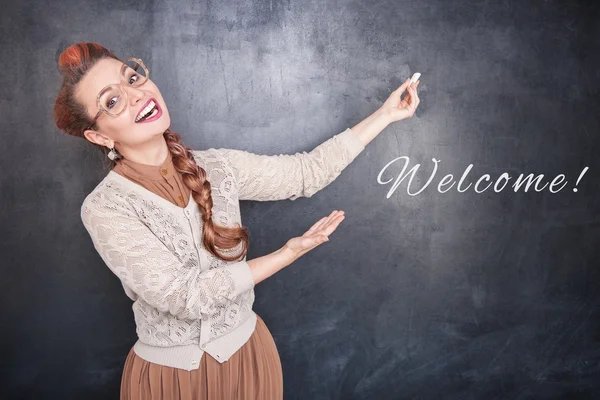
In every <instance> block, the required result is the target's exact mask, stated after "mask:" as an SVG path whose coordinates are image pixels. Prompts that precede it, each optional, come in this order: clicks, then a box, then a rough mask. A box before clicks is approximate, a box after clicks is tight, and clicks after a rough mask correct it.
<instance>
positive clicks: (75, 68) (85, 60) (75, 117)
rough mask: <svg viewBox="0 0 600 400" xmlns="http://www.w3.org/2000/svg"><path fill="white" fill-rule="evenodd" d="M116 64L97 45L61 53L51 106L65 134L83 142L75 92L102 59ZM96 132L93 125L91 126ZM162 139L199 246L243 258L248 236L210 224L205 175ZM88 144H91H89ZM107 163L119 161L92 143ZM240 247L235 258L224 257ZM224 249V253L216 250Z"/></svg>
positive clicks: (175, 144)
mask: <svg viewBox="0 0 600 400" xmlns="http://www.w3.org/2000/svg"><path fill="white" fill-rule="evenodd" d="M108 57H111V58H114V59H116V60H119V61H122V60H120V59H119V58H118V57H117V56H116V55H114V54H113V53H112V52H111V51H109V50H107V49H106V48H104V47H103V46H101V45H99V44H98V43H93V42H91V43H84V42H81V43H75V44H73V45H71V46H69V47H68V48H67V49H65V50H64V51H63V52H62V53H61V54H60V56H59V57H58V69H59V72H60V74H61V75H62V77H63V82H62V86H61V88H60V91H59V93H58V96H57V97H56V101H55V103H54V121H55V123H56V126H57V127H58V128H59V129H60V130H62V131H64V132H65V133H67V134H69V135H72V136H77V137H81V138H85V136H84V134H83V133H84V131H85V129H87V127H88V126H89V125H90V123H91V122H92V117H90V116H89V115H88V114H87V111H86V109H85V106H84V105H83V104H81V103H79V102H78V101H77V99H75V95H74V93H75V89H76V88H77V85H78V83H79V82H80V81H81V79H82V78H83V77H84V76H85V74H86V73H87V71H88V70H89V69H90V68H91V67H92V66H93V65H95V63H96V62H98V61H99V60H101V59H103V58H108ZM94 127H95V128H96V129H97V128H98V126H97V124H96V125H95V126H94ZM163 137H164V138H165V141H166V143H167V147H168V148H169V152H170V153H171V157H172V160H173V165H174V167H175V169H176V170H177V172H178V173H179V174H180V175H181V179H182V181H183V183H184V185H185V186H186V187H188V188H189V189H190V190H191V191H192V197H193V199H194V201H195V202H196V203H197V204H198V206H199V209H200V212H201V214H202V224H203V228H202V243H203V244H204V247H205V248H206V250H207V251H209V252H210V253H211V254H213V255H214V256H215V257H218V258H220V259H222V260H225V261H235V260H238V259H240V258H242V257H244V256H245V255H246V253H247V251H248V243H249V235H248V228H246V227H227V226H221V225H217V224H216V223H214V222H213V220H212V207H213V201H212V196H211V187H210V182H209V181H208V180H207V179H206V171H205V170H204V169H203V168H201V167H200V166H198V164H197V163H196V160H195V159H194V156H193V153H192V150H191V149H189V148H187V147H186V146H185V145H184V144H183V142H182V141H181V137H180V136H179V134H177V133H175V132H172V131H171V130H170V129H167V130H166V131H165V132H164V133H163ZM90 143H91V142H90ZM92 144H93V145H94V146H96V147H97V148H98V149H100V151H101V152H102V153H103V155H104V156H105V157H103V158H104V159H105V160H108V167H109V168H111V169H112V168H113V167H114V166H115V165H116V163H117V162H119V159H118V158H116V159H115V160H110V159H109V158H108V157H106V154H107V153H108V152H109V149H108V148H107V147H105V146H101V145H99V144H97V143H92ZM240 243H242V251H241V253H240V254H239V255H237V256H235V255H229V256H228V255H225V254H223V253H221V251H225V252H227V250H230V249H232V248H234V247H236V246H238V245H239V244H240ZM218 248H220V249H224V250H219V249H218Z"/></svg>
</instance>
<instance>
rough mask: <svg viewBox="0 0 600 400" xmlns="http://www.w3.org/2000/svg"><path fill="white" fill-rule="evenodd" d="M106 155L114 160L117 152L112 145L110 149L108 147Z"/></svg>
mask: <svg viewBox="0 0 600 400" xmlns="http://www.w3.org/2000/svg"><path fill="white" fill-rule="evenodd" d="M107 156H108V158H110V159H111V160H113V161H114V159H115V158H117V152H116V151H115V148H114V147H113V148H112V149H110V151H109V152H108V154H107Z"/></svg>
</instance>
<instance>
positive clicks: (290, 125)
mask: <svg viewBox="0 0 600 400" xmlns="http://www.w3.org/2000/svg"><path fill="white" fill-rule="evenodd" d="M592 4H593V2H591V1H590V2H584V1H554V0H549V1H461V2H459V1H449V0H437V1H434V0H421V1H330V0H327V1H316V0H315V1H282V2H281V1H275V0H271V1H244V2H241V1H239V2H226V3H220V2H211V1H209V2H204V1H201V2H196V1H169V2H161V1H154V2H152V1H135V0H132V1H103V2H97V1H90V0H77V1H75V0H69V1H64V0H63V1H54V2H43V3H40V2H37V1H32V0H25V1H23V0H20V1H16V0H11V1H9V2H5V3H3V11H2V17H1V20H2V24H1V29H2V35H0V43H1V46H2V47H1V48H2V51H1V52H0V60H1V63H2V74H1V76H0V81H1V85H0V86H1V87H2V90H1V92H0V93H1V94H0V111H1V115H2V118H1V119H0V126H1V131H2V134H3V138H2V141H1V142H0V150H1V152H2V157H0V165H1V166H2V170H1V171H2V173H1V174H0V183H1V193H0V211H1V214H0V223H1V224H0V226H1V233H0V248H1V251H2V271H1V273H2V279H1V281H0V285H1V288H0V293H1V294H2V301H1V302H0V304H1V307H2V321H3V328H2V336H1V338H0V343H1V349H0V351H1V353H2V357H0V365H1V367H2V374H1V376H2V382H1V384H0V398H3V399H58V398H60V399H83V398H85V399H117V398H118V391H119V384H120V378H121V372H122V368H123V364H124V360H125V356H126V354H127V352H128V351H129V349H130V348H131V346H132V345H133V343H134V342H135V340H136V339H137V337H136V333H135V323H134V320H133V313H132V310H131V300H129V298H127V297H126V295H125V294H124V293H123V290H122V287H121V285H120V283H119V281H118V279H117V278H116V277H115V276H114V275H112V273H111V272H110V271H109V269H108V268H107V267H106V266H105V265H104V264H103V262H102V260H101V259H100V257H99V255H98V254H97V253H96V252H95V250H94V248H93V245H92V243H91V240H90V238H89V236H88V235H87V233H86V231H85V229H84V227H83V225H82V224H81V221H80V216H79V208H80V206H81V202H82V201H83V199H84V197H85V196H86V195H87V194H88V193H89V192H90V191H91V190H92V189H93V188H94V187H95V185H96V184H97V183H98V182H99V181H100V180H101V179H102V178H103V177H104V175H105V174H106V173H107V171H106V170H104V169H103V162H102V159H101V155H100V153H99V152H97V150H96V149H95V148H93V147H92V145H91V144H89V143H88V142H87V141H85V140H82V139H76V138H73V137H68V136H66V135H65V134H63V133H62V132H60V131H58V130H57V128H56V126H55V125H54V122H53V120H52V106H53V102H54V98H55V96H56V94H57V92H58V88H59V85H60V77H59V75H58V71H57V69H56V58H57V56H58V54H59V53H60V51H62V49H64V48H65V47H66V46H68V45H70V44H73V43H75V42H78V41H95V42H98V43H100V44H102V45H104V46H106V47H107V48H109V49H111V50H113V51H115V53H116V54H117V55H118V56H120V57H122V58H125V57H129V56H135V57H140V58H142V59H144V61H147V63H148V66H149V67H150V68H151V73H152V79H153V80H154V81H155V82H156V83H157V85H158V87H159V88H160V90H161V92H162V94H163V96H164V97H165V100H166V102H167V104H168V106H169V112H170V114H171V120H172V125H171V128H172V129H173V130H174V131H176V132H179V133H180V134H181V135H182V137H183V139H184V141H185V143H186V144H187V145H188V146H190V147H192V148H196V149H203V148H209V147H230V148H238V149H243V150H248V151H252V152H254V153H259V154H279V153H295V152H298V151H310V150H312V149H313V148H314V147H316V146H317V145H318V144H320V143H322V142H323V141H325V140H326V139H328V138H330V137H331V136H333V135H335V134H337V133H339V132H342V131H343V130H344V129H346V128H347V127H351V126H353V125H355V124H356V123H358V122H359V121H361V120H362V119H363V118H365V117H367V116H368V115H370V114H371V113H372V112H374V111H375V110H376V109H377V108H378V107H379V106H380V105H381V104H382V102H383V101H384V100H385V99H386V98H387V96H388V95H389V93H390V92H391V91H392V90H393V89H395V88H396V87H398V86H399V85H400V83H401V82H402V81H403V80H404V79H406V78H407V77H409V76H411V75H412V73H414V72H421V73H422V76H421V84H420V86H419V93H420V97H421V104H420V106H419V109H418V111H417V113H416V115H415V116H414V117H413V118H412V119H409V120H405V121H400V122H397V123H394V124H392V125H390V126H388V127H387V128H386V129H385V130H384V131H382V132H381V134H380V135H379V136H378V137H377V138H375V139H374V140H373V141H372V142H371V143H370V144H369V145H368V146H367V148H366V149H365V150H364V152H363V153H361V154H360V155H359V156H358V158H357V159H355V161H354V162H353V163H352V164H351V165H349V166H348V167H347V169H346V170H344V172H343V173H342V175H340V176H339V177H338V178H337V179H336V180H335V181H334V182H333V183H331V184H330V185H329V186H328V187H326V188H325V189H323V190H322V191H321V192H319V193H317V194H316V195H314V196H313V197H312V198H300V199H298V200H296V201H277V202H242V203H241V207H242V222H243V224H244V225H245V226H247V227H248V228H249V229H250V233H251V238H250V243H251V246H250V251H249V253H248V259H252V258H255V257H258V256H261V255H264V254H267V253H270V252H272V251H274V250H276V249H278V248H279V247H281V246H282V245H283V244H284V243H285V241H286V240H287V239H289V238H291V237H294V236H298V235H300V234H302V233H303V232H304V231H305V230H306V229H308V227H309V226H310V225H312V223H314V222H315V221H316V220H317V219H319V218H320V217H322V216H324V215H327V214H329V213H330V212H331V211H332V210H334V209H341V210H344V211H345V214H346V219H345V220H344V222H342V224H341V225H340V227H339V228H338V230H337V231H336V232H335V233H334V234H333V235H332V237H331V240H330V241H329V242H328V243H326V244H324V245H322V246H320V247H318V248H317V249H315V250H313V251H312V252H310V253H308V254H307V255H305V256H304V257H303V258H301V259H300V260H298V261H297V262H295V263H293V264H292V265H290V266H288V267H287V268H285V269H283V270H282V271H280V272H279V273H277V274H275V275H273V276H272V277H271V278H269V279H267V280H265V281H264V282H261V283H260V284H259V285H257V287H256V302H255V304H254V309H255V311H256V312H257V314H259V315H260V316H261V317H262V318H263V319H264V320H265V322H266V323H267V325H268V327H269V329H270V330H271V333H272V334H273V337H274V338H275V341H276V344H277V347H278V350H279V353H280V357H281V361H282V365H283V373H284V386H285V398H286V399H531V398H535V399H591V398H600V323H599V321H600V319H599V317H600V315H599V311H600V294H599V289H600V285H599V283H600V272H599V269H600V264H599V262H600V255H599V251H598V248H599V244H598V239H599V238H600V202H599V201H598V196H599V195H600V190H599V185H598V174H599V171H600V170H599V167H600V165H599V164H600V163H599V157H598V155H599V154H600V153H599V150H600V146H599V139H598V138H599V135H598V134H599V132H600V129H599V117H598V115H599V114H598V113H599V110H600V101H599V96H598V90H599V86H600V72H599V71H600V68H599V67H600V63H599V58H600V51H599V50H600V13H599V7H598V6H593V5H592ZM401 156H409V157H410V167H412V166H414V165H416V164H421V169H420V170H419V172H418V174H417V176H416V178H415V180H414V181H413V184H412V186H411V193H414V192H416V191H417V190H418V189H419V188H420V187H422V185H423V184H424V183H425V182H426V181H427V179H428V178H429V176H430V174H431V172H432V169H433V162H432V160H431V159H432V158H435V159H437V160H440V163H439V166H438V171H437V173H436V177H435V179H434V180H433V182H432V183H431V185H430V186H429V187H427V188H425V189H424V190H423V191H422V192H421V193H420V194H418V195H415V196H411V195H410V194H409V193H407V184H408V182H407V180H404V181H403V182H402V183H401V184H400V186H399V187H398V189H397V190H396V191H395V192H394V193H393V194H392V195H391V196H390V197H389V198H387V197H386V195H387V193H388V191H389V190H390V188H391V183H390V184H387V185H382V184H380V183H378V181H377V175H378V174H379V172H380V171H381V169H382V168H383V166H384V165H385V164H387V163H388V162H390V161H391V160H393V159H394V158H396V157H401ZM469 164H473V168H472V170H471V171H470V173H469V176H468V177H467V179H466V181H465V185H463V187H464V186H466V184H468V183H474V182H475V180H476V179H478V178H479V177H480V176H481V175H483V174H486V173H487V174H490V176H491V177H492V179H496V178H498V176H500V175H501V174H502V173H503V172H508V173H509V174H510V175H511V176H512V177H513V179H512V180H511V181H510V183H512V182H514V179H515V178H516V177H518V175H519V174H521V173H523V174H526V175H527V174H529V173H534V174H544V177H545V179H546V181H550V180H552V179H553V178H554V177H555V176H556V175H558V174H564V175H565V179H566V180H567V181H568V182H567V185H566V186H565V187H564V189H562V190H561V191H559V192H557V193H551V192H550V191H549V190H547V189H546V190H543V191H541V192H536V191H534V190H529V191H528V192H524V191H522V190H521V191H518V192H516V193H515V192H514V191H511V190H510V187H507V188H505V189H504V190H502V191H500V192H494V191H493V190H492V189H488V190H487V191H485V192H483V193H475V192H474V191H473V188H472V186H471V188H470V189H469V190H467V191H465V192H464V193H461V192H459V191H457V190H456V185H455V186H454V187H453V188H452V189H451V190H450V191H448V192H446V193H440V192H439V191H438V190H437V189H436V187H437V183H438V182H439V180H440V179H441V178H442V177H443V176H444V175H446V174H454V176H455V177H456V178H457V179H458V178H460V176H461V174H462V173H463V172H464V170H465V169H466V168H467V166H468V165H469ZM394 166H395V167H394V168H391V167H390V169H389V170H387V172H386V173H385V174H384V175H385V179H384V180H389V179H392V178H395V176H397V174H398V173H399V172H400V168H399V166H398V163H396V164H394ZM586 166H587V167H589V169H588V170H587V172H586V173H585V174H584V175H583V178H582V179H581V180H580V181H579V183H578V184H577V185H575V183H576V180H577V178H578V177H579V174H580V173H581V172H582V170H583V169H584V168H585V167H586ZM575 186H577V188H578V191H577V192H574V191H573V188H574V187H575Z"/></svg>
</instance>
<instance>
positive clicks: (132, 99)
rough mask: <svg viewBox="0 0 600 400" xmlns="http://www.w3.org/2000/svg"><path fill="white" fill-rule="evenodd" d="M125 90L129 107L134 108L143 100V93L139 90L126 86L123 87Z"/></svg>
mask: <svg viewBox="0 0 600 400" xmlns="http://www.w3.org/2000/svg"><path fill="white" fill-rule="evenodd" d="M125 90H127V98H128V99H129V105H130V106H135V105H136V104H138V103H139V102H140V101H141V100H143V99H144V91H142V90H140V89H139V88H136V87H133V86H127V87H125Z"/></svg>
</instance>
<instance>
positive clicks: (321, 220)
mask: <svg viewBox="0 0 600 400" xmlns="http://www.w3.org/2000/svg"><path fill="white" fill-rule="evenodd" d="M326 219H327V217H323V218H321V219H320V220H318V221H317V222H315V223H314V224H313V226H311V227H310V229H309V230H308V231H306V232H315V231H316V230H317V227H318V226H319V224H321V223H322V222H323V221H325V220H326Z"/></svg>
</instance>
